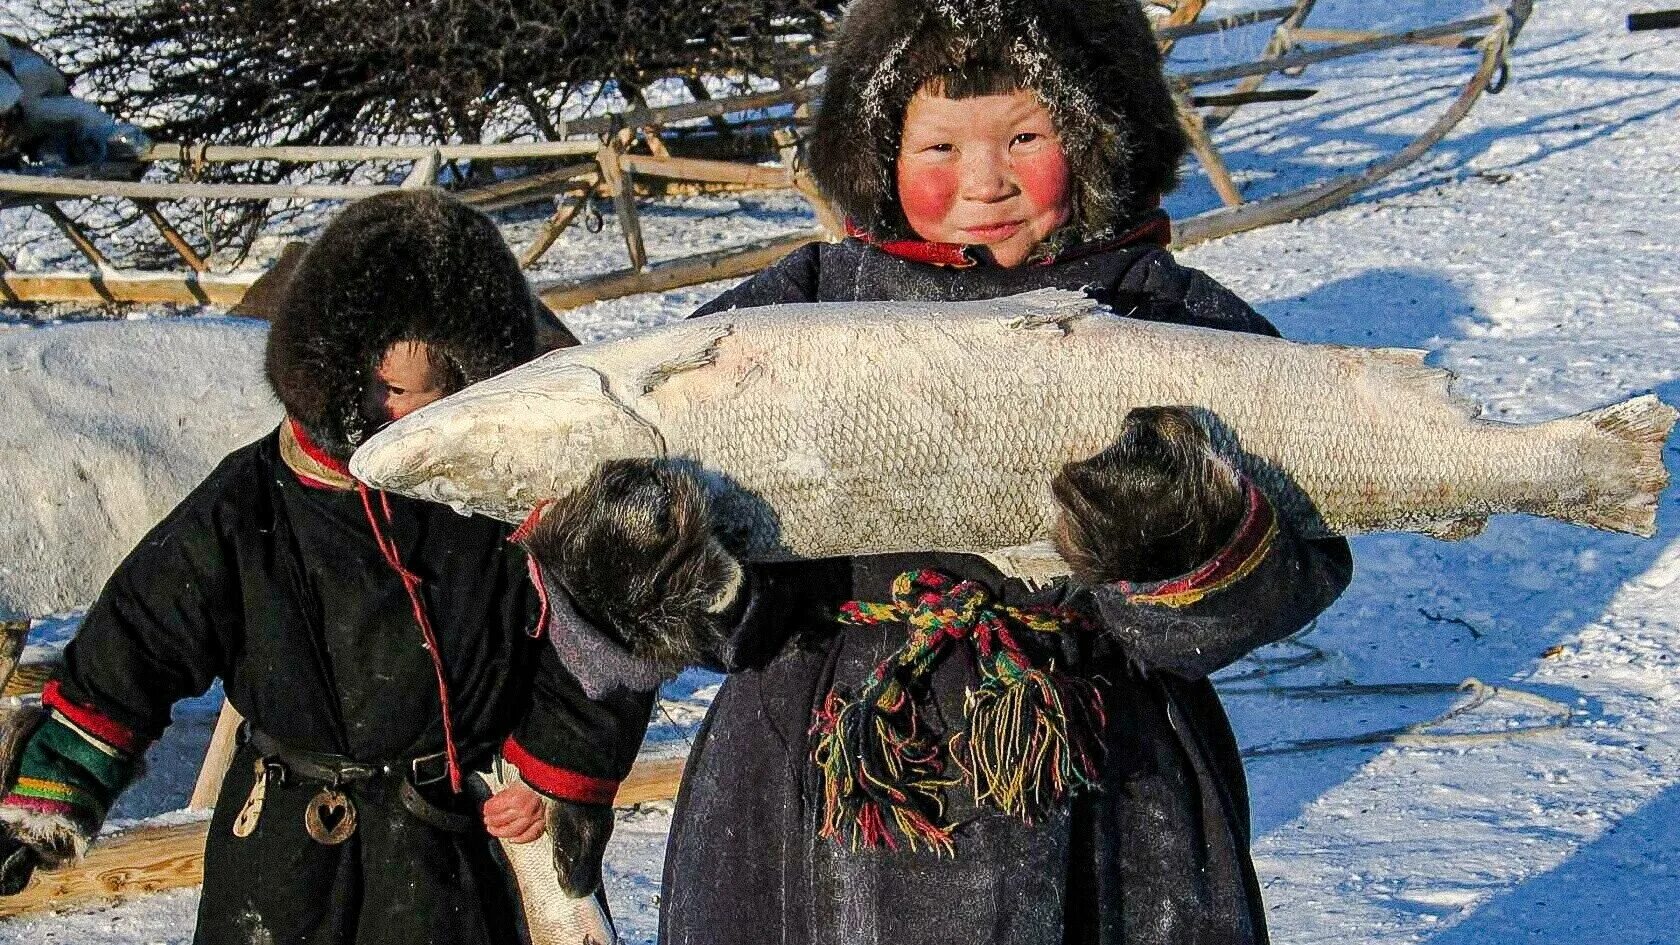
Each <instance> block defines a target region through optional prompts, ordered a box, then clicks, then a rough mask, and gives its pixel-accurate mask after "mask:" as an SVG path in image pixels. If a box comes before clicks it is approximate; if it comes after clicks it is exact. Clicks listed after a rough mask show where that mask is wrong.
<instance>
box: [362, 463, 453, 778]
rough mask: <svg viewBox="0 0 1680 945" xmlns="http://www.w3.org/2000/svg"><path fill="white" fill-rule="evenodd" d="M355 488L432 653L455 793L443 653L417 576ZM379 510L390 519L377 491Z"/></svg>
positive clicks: (384, 498)
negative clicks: (406, 564) (423, 599)
mask: <svg viewBox="0 0 1680 945" xmlns="http://www.w3.org/2000/svg"><path fill="white" fill-rule="evenodd" d="M356 491H357V492H358V493H359V494H360V495H361V497H362V510H363V511H364V512H366V513H367V520H368V525H369V526H371V527H372V528H373V540H374V543H375V544H377V545H378V546H379V553H380V554H382V555H384V556H385V563H386V564H388V565H390V566H391V570H393V571H395V572H397V576H398V577H400V578H402V582H403V589H404V590H406V591H407V592H408V602H409V605H410V606H411V607H412V608H413V609H414V622H415V623H418V624H419V625H420V635H421V636H423V637H425V640H426V651H427V652H428V653H430V654H431V657H432V672H433V673H434V674H436V676H437V687H438V702H439V704H441V705H442V706H443V750H444V754H445V755H446V756H447V758H448V760H449V786H450V788H451V789H452V790H454V792H455V793H456V794H459V793H461V759H460V756H459V754H458V753H457V752H456V750H455V723H454V722H453V721H452V720H451V719H450V712H449V683H448V681H447V680H446V679H445V678H444V675H443V656H442V654H441V653H439V651H438V641H437V635H436V634H435V633H433V632H432V621H431V619H430V618H429V617H427V616H426V605H425V603H424V602H423V601H422V600H421V599H420V578H419V576H418V575H416V574H415V573H414V572H413V571H410V570H409V569H407V568H405V567H403V563H402V558H401V557H400V556H398V554H397V546H396V543H395V542H393V541H391V540H390V539H388V538H386V537H385V533H384V531H382V530H381V529H380V527H379V518H378V516H376V515H374V514H373V500H372V499H371V498H369V496H368V487H367V486H366V485H364V484H363V483H360V482H358V483H356ZM379 501H380V507H381V510H382V511H383V512H384V513H385V521H386V522H387V523H389V522H390V521H391V498H390V496H389V495H387V494H385V493H383V492H381V493H380V494H379Z"/></svg>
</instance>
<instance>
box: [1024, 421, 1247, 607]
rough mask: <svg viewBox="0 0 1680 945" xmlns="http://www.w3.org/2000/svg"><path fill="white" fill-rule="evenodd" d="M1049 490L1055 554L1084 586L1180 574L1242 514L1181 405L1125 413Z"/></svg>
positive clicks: (1236, 483)
mask: <svg viewBox="0 0 1680 945" xmlns="http://www.w3.org/2000/svg"><path fill="white" fill-rule="evenodd" d="M1051 489H1052V492H1053V493H1054V495H1055V497H1056V502H1057V504H1059V505H1060V506H1061V513H1062V514H1061V516H1060V518H1059V520H1058V522H1057V527H1056V548H1057V550H1058V551H1059V552H1060V553H1061V555H1062V557H1063V558H1064V559H1065V560H1066V561H1067V562H1068V564H1069V565H1071V566H1072V568H1073V576H1074V580H1075V581H1077V582H1078V583H1081V584H1085V585H1088V586H1095V585H1099V584H1109V583H1113V582H1115V581H1132V582H1146V581H1159V580H1164V579H1166V578H1170V577H1174V576H1177V575H1180V574H1185V573H1188V572H1189V571H1191V570H1193V569H1195V568H1196V567H1197V566H1199V565H1201V564H1203V563H1204V562H1206V561H1207V560H1208V559H1209V558H1210V557H1212V556H1213V554H1214V553H1215V552H1217V551H1218V550H1219V549H1220V548H1221V547H1222V546H1223V545H1224V544H1225V542H1226V541H1227V540H1229V539H1230V537H1231V535H1232V534H1233V533H1234V532H1235V531H1236V528H1237V526H1238V525H1239V524H1240V523H1241V521H1242V516H1243V512H1244V511H1245V498H1244V490H1243V484H1242V481H1241V479H1240V478H1239V477H1238V475H1237V473H1236V471H1235V470H1234V469H1232V468H1231V466H1230V465H1229V464H1228V463H1226V462H1225V460H1223V459H1221V458H1220V457H1219V455H1218V454H1217V453H1216V452H1215V451H1214V449H1213V447H1212V445H1211V443H1210V442H1209V440H1208V435H1207V432H1206V431H1205V430H1204V429H1203V428H1202V426H1201V424H1200V423H1198V422H1197V421H1196V418H1195V415H1194V414H1193V413H1191V411H1190V410H1188V409H1187V408H1184V407H1146V408H1139V409H1137V410H1133V411H1132V412H1131V413H1130V414H1128V415H1127V416H1126V421H1125V424H1124V425H1123V426H1122V428H1121V431H1120V438H1119V440H1118V441H1117V442H1115V444H1114V445H1113V446H1110V447H1109V448H1108V449H1106V450H1103V451H1102V452H1101V453H1098V454H1097V455H1096V456H1093V457H1091V458H1090V459H1086V460H1081V461H1080V462H1077V463H1069V464H1067V465H1066V466H1064V467H1062V471H1061V473H1060V474H1058V475H1057V476H1056V478H1055V481H1054V482H1053V483H1052V484H1051Z"/></svg>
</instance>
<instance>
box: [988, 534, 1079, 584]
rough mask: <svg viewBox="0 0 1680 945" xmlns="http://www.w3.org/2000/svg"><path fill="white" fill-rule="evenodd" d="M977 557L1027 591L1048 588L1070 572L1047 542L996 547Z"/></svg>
mask: <svg viewBox="0 0 1680 945" xmlns="http://www.w3.org/2000/svg"><path fill="white" fill-rule="evenodd" d="M980 557H982V558H985V559H986V560H987V561H989V562H991V564H992V567H994V568H997V569H998V571H999V573H1001V574H1002V575H1003V576H1004V577H1006V578H1015V579H1016V580H1018V581H1020V582H1021V583H1023V584H1025V585H1027V587H1028V588H1029V589H1031V590H1035V591H1036V590H1040V589H1043V588H1046V587H1049V586H1050V585H1051V584H1054V583H1055V582H1056V581H1058V580H1060V579H1061V578H1064V577H1067V576H1068V574H1069V573H1070V572H1071V571H1072V569H1071V568H1069V567H1068V564H1067V562H1066V561H1063V560H1062V556H1061V555H1059V554H1057V553H1056V546H1055V545H1052V544H1051V543H1050V542H1047V541H1039V542H1034V543H1032V544H1030V545H1016V546H1014V547H1011V548H996V549H993V550H991V551H988V552H985V553H983V554H982V555H981V556H980Z"/></svg>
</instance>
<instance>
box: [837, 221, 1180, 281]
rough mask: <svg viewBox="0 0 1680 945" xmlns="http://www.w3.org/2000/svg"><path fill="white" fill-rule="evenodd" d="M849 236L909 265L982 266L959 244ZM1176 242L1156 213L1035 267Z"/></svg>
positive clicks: (858, 231)
mask: <svg viewBox="0 0 1680 945" xmlns="http://www.w3.org/2000/svg"><path fill="white" fill-rule="evenodd" d="M846 235H847V236H850V237H851V238H853V239H855V240H858V241H860V242H863V243H867V244H868V245H870V246H873V247H875V248H876V249H878V250H880V251H881V252H883V253H886V254H887V255H889V256H896V257H898V258H899V259H903V260H906V261H907V262H913V263H922V264H924V265H929V266H945V267H947V268H950V269H968V268H970V267H972V266H976V265H979V262H980V261H979V260H978V259H976V258H974V254H972V253H971V252H969V247H968V246H964V245H962V244H959V243H935V242H932V241H929V240H884V239H879V238H877V237H874V236H871V235H869V233H868V231H866V230H863V229H862V228H860V227H859V226H858V225H857V224H855V223H852V222H850V221H848V222H847V223H846ZM1171 242H1172V218H1171V217H1169V216H1167V213H1166V211H1165V210H1155V211H1153V212H1151V213H1150V214H1149V216H1147V217H1145V218H1144V220H1143V222H1142V223H1139V224H1138V225H1137V226H1134V227H1132V228H1131V229H1129V230H1127V231H1126V232H1124V233H1122V234H1120V235H1119V236H1116V237H1115V238H1113V239H1110V240H1098V241H1096V242H1092V243H1080V244H1078V245H1076V246H1070V247H1068V249H1067V250H1066V251H1064V252H1062V253H1061V254H1060V255H1058V256H1052V257H1050V258H1049V259H1044V260H1040V261H1039V262H1037V263H1034V265H1038V266H1049V265H1052V264H1054V263H1058V262H1065V261H1067V260H1069V259H1078V258H1079V257H1081V256H1089V255H1091V254H1092V253H1100V252H1103V251H1104V250H1110V249H1122V248H1124V247H1127V246H1140V245H1150V246H1166V245H1167V244H1169V243H1171Z"/></svg>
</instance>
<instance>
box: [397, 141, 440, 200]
mask: <svg viewBox="0 0 1680 945" xmlns="http://www.w3.org/2000/svg"><path fill="white" fill-rule="evenodd" d="M442 167H443V155H441V154H439V153H438V151H437V149H436V148H433V149H432V150H431V151H429V152H427V154H426V156H425V157H423V158H421V159H420V160H418V161H415V162H414V166H413V167H411V168H409V169H408V176H407V177H404V178H403V182H402V188H403V189H404V190H420V189H423V188H426V187H436V186H437V176H438V171H439V170H440V169H441V168H442Z"/></svg>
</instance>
